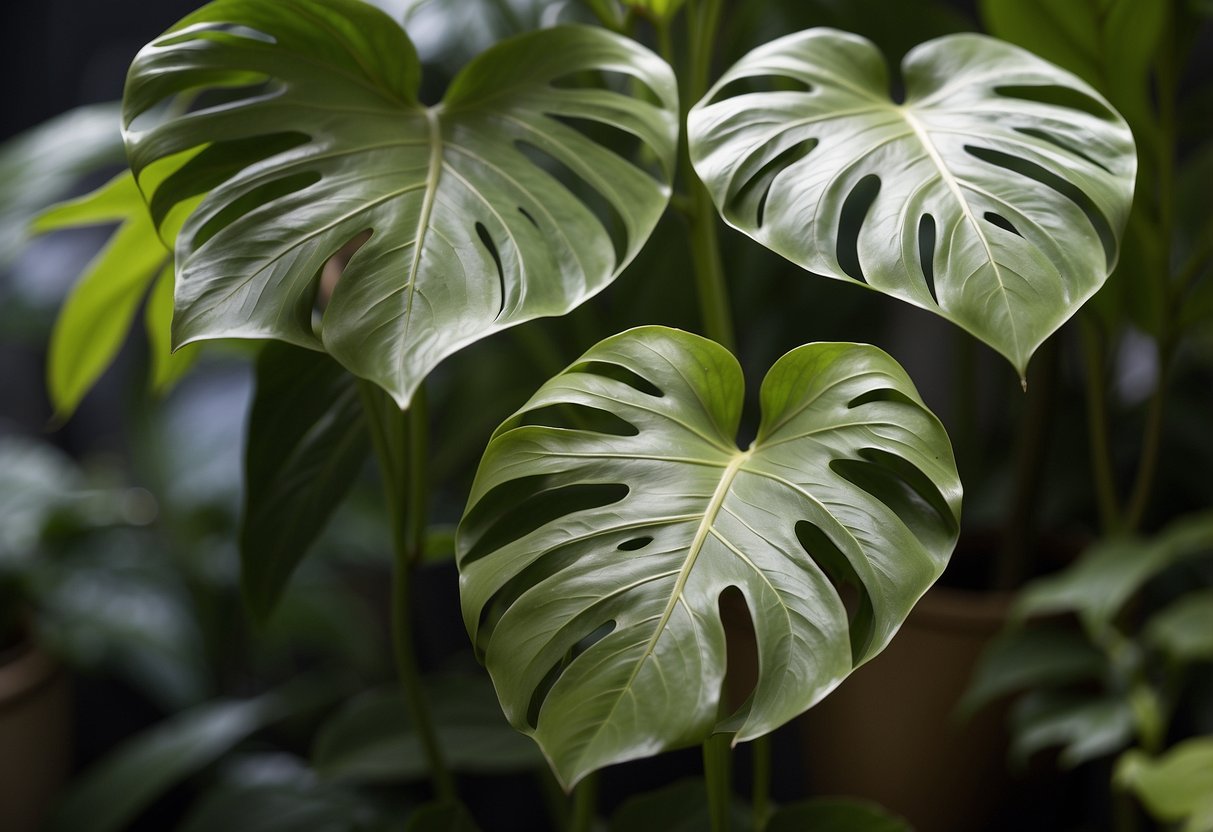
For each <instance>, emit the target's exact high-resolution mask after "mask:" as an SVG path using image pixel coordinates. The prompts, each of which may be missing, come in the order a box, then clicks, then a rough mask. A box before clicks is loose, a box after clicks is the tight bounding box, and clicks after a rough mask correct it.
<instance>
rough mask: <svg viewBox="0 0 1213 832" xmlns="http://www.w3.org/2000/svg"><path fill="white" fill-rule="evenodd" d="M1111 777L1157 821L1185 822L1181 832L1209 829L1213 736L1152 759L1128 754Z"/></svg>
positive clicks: (1212, 798) (1212, 819) (1212, 817)
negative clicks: (1132, 794)
mask: <svg viewBox="0 0 1213 832" xmlns="http://www.w3.org/2000/svg"><path fill="white" fill-rule="evenodd" d="M1115 777H1116V783H1117V785H1119V786H1120V787H1121V788H1123V789H1128V790H1130V791H1132V792H1133V793H1134V794H1136V795H1137V797H1138V798H1139V799H1140V800H1141V802H1142V803H1143V804H1144V805H1145V807H1146V808H1147V809H1149V810H1150V814H1152V815H1153V816H1154V817H1155V818H1157V819H1158V820H1160V821H1163V822H1167V823H1175V822H1180V821H1186V823H1185V824H1184V827H1183V830H1184V832H1210V830H1213V737H1198V738H1196V739H1190V740H1185V741H1184V742H1181V743H1179V744H1178V745H1176V746H1174V747H1172V748H1171V749H1169V750H1168V751H1167V752H1166V753H1165V754H1163V755H1162V756H1160V757H1155V758H1151V757H1149V756H1147V755H1146V754H1144V753H1142V752H1141V751H1137V750H1134V751H1129V752H1128V753H1126V754H1125V755H1124V756H1122V757H1121V758H1120V760H1119V762H1117V764H1116V775H1115Z"/></svg>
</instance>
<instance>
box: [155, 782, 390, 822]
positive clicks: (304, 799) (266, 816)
mask: <svg viewBox="0 0 1213 832" xmlns="http://www.w3.org/2000/svg"><path fill="white" fill-rule="evenodd" d="M370 815H371V813H370V812H369V811H368V809H367V807H366V805H365V802H364V801H362V800H360V799H359V798H357V797H355V796H354V795H352V794H348V793H345V792H342V791H339V790H336V789H333V788H332V787H330V786H323V785H318V784H290V785H285V784H258V785H238V784H231V785H225V786H221V787H219V788H216V789H212V790H210V791H208V792H207V794H206V796H205V797H204V798H202V800H200V801H199V802H198V803H197V805H195V806H194V807H193V808H192V809H191V810H190V813H189V815H188V816H187V817H186V819H185V821H184V823H182V825H181V827H180V828H179V829H178V830H177V832H216V830H223V832H364V830H366V829H367V821H368V818H369V816H370Z"/></svg>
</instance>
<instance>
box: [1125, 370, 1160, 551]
mask: <svg viewBox="0 0 1213 832" xmlns="http://www.w3.org/2000/svg"><path fill="white" fill-rule="evenodd" d="M1169 363H1170V361H1169V360H1165V361H1164V360H1161V359H1160V361H1159V372H1158V386H1157V387H1155V388H1154V393H1153V395H1151V396H1150V404H1149V406H1148V409H1147V411H1146V426H1145V428H1144V429H1143V431H1142V446H1141V456H1140V458H1139V459H1138V461H1137V477H1136V478H1135V479H1134V481H1133V492H1132V495H1131V496H1130V497H1129V504H1128V505H1129V507H1128V509H1127V510H1126V512H1125V521H1124V530H1125V531H1126V532H1129V533H1133V532H1135V531H1137V529H1138V527H1139V526H1140V525H1141V521H1142V518H1143V517H1144V516H1145V513H1146V508H1148V507H1149V504H1150V494H1151V492H1152V490H1153V488H1154V475H1155V473H1156V472H1157V470H1158V446H1159V445H1160V444H1161V443H1162V417H1163V405H1164V403H1165V401H1166V389H1167V378H1166V376H1167V372H1166V370H1167V365H1168V364H1169Z"/></svg>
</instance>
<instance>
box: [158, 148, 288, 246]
mask: <svg viewBox="0 0 1213 832" xmlns="http://www.w3.org/2000/svg"><path fill="white" fill-rule="evenodd" d="M309 141H311V137H310V136H308V135H307V134H306V133H299V132H294V131H286V132H282V133H267V134H265V135H260V136H252V137H250V138H247V139H231V140H228V141H222V142H215V143H213V144H211V145H208V146H207V147H205V148H204V149H202V150H201V151H199V152H198V153H197V154H195V155H194V156H193V157H192V158H190V159H189V160H188V161H187V162H186V163H185V164H183V165H182V166H181V167H180V168H178V169H177V170H175V171H174V172H173V173H172V174H170V175H169V176H168V177H166V178H165V180H164V181H163V182H161V183H160V185H159V186H158V187H157V188H156V191H155V193H154V194H152V198H151V202H150V204H149V206H148V208H149V210H150V212H151V215H152V220H153V221H154V222H155V223H156V225H157V226H159V225H161V224H162V223H163V222H164V220H165V219H166V218H167V217H168V215H169V213H170V212H171V211H172V210H173V207H174V206H175V205H177V204H179V203H181V202H184V201H185V200H187V199H189V198H190V197H194V196H198V195H199V194H205V193H207V192H208V191H211V190H213V189H214V188H216V187H217V186H219V185H220V184H222V183H223V182H226V181H227V180H228V179H230V178H231V177H233V176H235V175H236V174H238V173H239V172H240V171H242V170H244V169H245V168H247V167H249V166H250V165H253V164H255V163H257V162H260V161H262V160H264V159H268V158H270V157H272V156H277V155H279V154H281V153H286V152H287V151H289V150H293V149H294V148H296V147H299V146H300V145H304V144H307V143H308V142H309Z"/></svg>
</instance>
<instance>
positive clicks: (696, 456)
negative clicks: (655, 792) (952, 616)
mask: <svg viewBox="0 0 1213 832" xmlns="http://www.w3.org/2000/svg"><path fill="white" fill-rule="evenodd" d="M743 386H744V385H743V380H742V374H741V369H740V368H739V366H738V364H737V362H736V360H735V359H734V358H733V356H732V355H731V354H729V352H728V351H727V350H725V349H724V348H723V347H721V346H720V345H718V344H715V343H713V342H711V341H707V340H705V339H703V338H700V337H698V336H695V335H689V334H687V333H684V332H679V331H676V330H670V329H665V328H661V327H646V328H641V329H637V330H631V331H629V332H625V333H623V334H622V335H617V336H615V337H613V338H609V339H607V340H606V341H603V342H602V343H600V344H598V345H597V346H596V347H594V348H592V349H591V350H590V351H589V352H587V353H586V354H585V355H584V356H582V358H581V359H580V360H579V361H578V363H576V364H575V365H573V366H572V367H570V368H569V369H568V370H566V371H565V372H563V373H562V374H560V375H558V376H556V377H555V378H554V379H552V380H551V381H549V382H548V383H547V384H545V385H544V386H543V387H542V388H541V389H540V390H539V392H538V393H536V394H535V396H534V397H533V398H532V399H531V400H530V401H529V402H528V403H527V404H526V405H525V406H524V407H523V408H522V409H521V410H520V411H518V413H516V414H515V415H514V416H513V417H511V418H510V419H509V420H508V421H507V422H506V423H505V424H503V425H502V426H501V427H500V428H499V429H498V430H497V432H496V433H495V434H494V436H493V439H492V441H491V442H490V444H489V447H488V449H487V451H486V452H485V456H484V459H483V461H482V462H481V466H480V470H479V472H478V474H477V477H476V481H475V484H474V486H473V489H472V494H471V498H470V500H469V507H468V510H467V512H466V514H465V515H464V518H463V521H462V523H461V526H460V530H459V538H458V541H457V547H458V557H459V567H460V572H461V577H460V588H461V594H462V602H463V613H464V620H465V623H466V624H467V627H468V630H469V632H470V633H471V635H472V637H473V640H474V641H475V643H476V645H477V648H478V650H480V651H481V652H482V655H483V658H484V661H485V664H486V665H487V666H488V669H489V673H490V674H491V675H492V677H493V681H494V684H495V685H496V688H497V693H498V696H499V698H500V699H501V702H502V705H503V707H504V710H505V713H506V716H507V717H508V718H509V720H510V721H511V723H512V724H513V725H514V726H515V727H516V728H518V729H519V730H522V731H524V732H526V733H528V734H531V735H533V736H534V738H535V739H536V740H537V741H538V743H539V744H540V746H541V747H542V748H543V750H544V752H545V753H546V754H547V756H548V759H549V761H550V762H551V763H552V766H553V768H554V769H555V771H556V774H557V775H558V776H559V777H560V779H561V780H562V781H563V782H564V783H565V784H566V785H569V784H572V783H574V782H576V781H577V780H578V779H579V778H581V777H582V776H583V775H585V774H586V773H588V772H590V771H592V770H594V769H596V768H599V767H601V766H604V765H607V764H609V763H614V762H619V761H622V760H628V759H633V758H637V757H642V756H646V755H649V754H654V753H657V752H659V751H662V750H664V749H668V748H673V747H677V746H681V745H687V744H690V743H694V742H698V741H701V740H703V739H705V738H706V737H707V736H708V735H710V734H712V733H713V732H735V733H736V740H737V741H744V740H750V739H754V738H755V737H759V736H762V735H763V734H766V733H768V732H769V731H771V730H773V729H774V728H776V727H778V726H779V725H781V724H782V723H784V722H786V721H787V720H789V719H791V718H792V717H794V716H796V715H797V714H799V713H800V712H802V711H804V710H805V709H806V708H808V707H809V706H811V705H812V704H813V703H815V702H816V701H818V700H819V699H821V698H822V697H823V696H825V695H826V694H827V693H828V692H829V691H830V690H831V689H833V688H834V686H835V685H837V684H838V683H839V681H841V680H842V679H843V678H844V677H845V676H846V675H847V674H848V673H850V672H851V670H852V669H853V668H854V667H856V666H857V665H859V664H861V663H863V662H865V661H867V660H868V659H870V658H871V657H872V656H873V655H875V654H876V653H878V652H880V650H881V649H882V648H883V647H884V646H885V645H886V644H887V643H888V641H889V639H890V638H892V636H893V634H894V632H895V631H896V630H897V628H898V626H900V624H901V622H902V620H903V619H904V618H905V616H906V614H907V613H908V612H909V611H910V608H911V607H912V606H913V605H914V603H915V601H916V600H917V599H918V598H919V597H920V596H921V595H922V593H923V592H924V591H925V590H926V589H927V587H929V586H930V585H931V583H932V582H933V581H934V580H935V579H936V577H938V575H939V573H940V572H941V571H942V570H943V568H944V565H945V564H946V563H947V560H948V557H949V555H950V553H951V551H952V546H953V544H954V543H955V540H956V534H957V528H958V512H959V507H960V483H959V481H958V479H957V475H956V469H955V464H954V462H953V459H952V451H951V447H950V445H949V443H948V439H947V436H946V435H945V433H944V430H943V427H942V426H941V425H940V423H939V422H938V420H936V418H935V417H934V416H933V415H932V414H931V413H930V412H929V411H928V410H927V409H926V407H925V406H924V405H923V404H922V401H921V400H920V399H919V398H918V394H917V393H916V392H915V390H914V387H913V385H912V384H911V382H910V380H909V378H908V377H907V376H906V374H905V372H904V371H903V370H902V369H901V368H900V367H899V366H898V365H897V363H896V362H894V361H893V360H892V359H891V358H889V356H888V355H886V354H885V353H883V352H881V351H880V350H878V349H876V348H875V347H870V346H866V345H857V344H810V345H808V346H804V347H800V348H798V349H796V350H793V351H792V352H790V353H788V354H787V355H785V356H784V357H783V358H781V359H780V360H779V361H778V362H777V363H776V364H775V366H774V367H773V368H772V369H771V371H770V372H769V373H768V375H767V377H766V380H765V381H764V382H763V385H762V390H761V403H762V423H761V425H760V427H759V429H758V436H757V439H755V440H754V442H753V443H752V444H751V445H750V446H749V447H748V448H747V449H746V450H741V449H739V448H738V446H737V441H736V435H737V431H738V423H739V419H740V415H741V408H742V395H743ZM730 588H735V590H737V591H740V594H741V596H742V597H743V598H744V601H745V604H746V606H747V607H748V610H749V612H750V615H751V617H752V619H753V624H754V635H755V638H756V642H757V651H758V663H759V667H760V671H759V678H758V681H757V684H756V687H755V688H754V691H753V693H752V695H751V696H750V698H749V700H748V701H747V702H746V703H745V704H744V705H743V706H742V707H741V708H739V709H738V711H737V712H736V713H734V714H727V713H724V714H720V713H719V705H720V694H721V684H722V681H723V679H724V676H725V672H726V664H727V661H726V648H725V629H724V625H723V624H722V619H721V615H720V612H719V603H720V598H721V594H722V593H724V592H725V591H726V590H729V589H730ZM735 590H730V591H735ZM844 599H846V600H845V602H844ZM848 610H849V611H848Z"/></svg>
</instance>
